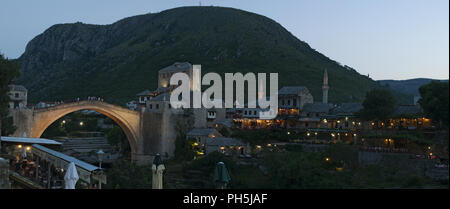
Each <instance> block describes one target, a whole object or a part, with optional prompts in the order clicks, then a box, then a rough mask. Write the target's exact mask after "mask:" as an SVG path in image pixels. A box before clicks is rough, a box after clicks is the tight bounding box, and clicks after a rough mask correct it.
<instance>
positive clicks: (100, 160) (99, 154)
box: [97, 149, 105, 189]
mask: <svg viewBox="0 0 450 209" xmlns="http://www.w3.org/2000/svg"><path fill="white" fill-rule="evenodd" d="M103 155H105V153H104V152H103V150H102V149H100V150H98V152H97V156H98V162H99V167H100V170H101V169H102V160H103ZM98 188H99V189H102V182H101V181H98Z"/></svg>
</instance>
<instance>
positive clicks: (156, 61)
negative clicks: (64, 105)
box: [15, 7, 378, 103]
mask: <svg viewBox="0 0 450 209" xmlns="http://www.w3.org/2000/svg"><path fill="white" fill-rule="evenodd" d="M183 61H188V62H190V63H193V64H201V65H202V72H203V73H205V72H218V73H225V72H244V73H245V72H278V73H279V79H280V81H279V84H280V86H283V85H304V86H307V87H308V88H309V89H310V90H311V91H312V93H313V96H314V97H315V99H316V101H321V83H322V76H323V70H324V69H325V68H326V69H328V75H329V84H330V87H331V88H330V92H329V96H330V99H329V100H330V101H332V102H342V101H355V100H362V99H363V98H364V95H365V92H366V91H368V90H369V89H371V88H373V87H375V86H378V84H377V83H376V82H375V81H373V80H372V79H369V78H367V76H363V75H360V74H359V73H358V72H356V71H355V70H354V69H352V68H350V67H347V66H342V65H340V64H339V63H337V62H335V61H333V60H331V59H329V58H328V57H326V56H325V55H323V54H321V53H319V52H317V51H316V50H314V49H313V48H311V47H310V46H309V45H308V44H307V43H305V42H303V41H301V40H299V39H298V38H296V37H295V36H293V35H292V34H291V33H290V32H289V31H287V30H286V29H285V28H283V27H282V26H281V25H280V24H278V23H277V22H275V21H273V20H271V19H269V18H267V17H264V16H261V15H258V14H254V13H250V12H246V11H242V10H237V9H232V8H222V7H181V8H175V9H170V10H166V11H163V12H160V13H155V14H145V15H138V16H134V17H129V18H125V19H122V20H120V21H118V22H115V23H113V24H110V25H91V24H83V23H74V24H57V25H54V26H52V27H50V28H49V29H47V30H46V31H44V32H43V33H42V34H40V35H38V36H36V37H35V38H34V39H33V40H31V41H30V42H29V43H28V45H27V47H26V51H25V53H24V54H23V55H22V56H21V57H20V58H19V62H20V64H21V71H22V74H21V77H20V78H18V79H17V80H16V81H15V82H16V83H19V84H23V85H25V86H26V87H27V88H28V89H29V99H30V102H32V103H33V102H38V101H40V100H54V99H72V98H75V97H84V96H89V95H91V96H102V97H104V98H105V99H106V100H109V101H110V102H117V103H123V102H126V101H128V100H130V99H133V98H134V97H135V96H134V95H135V94H136V93H138V92H140V91H142V90H144V89H153V88H155V87H156V86H157V83H156V81H157V71H158V70H159V69H161V68H163V67H165V66H168V65H171V64H173V63H174V62H183Z"/></svg>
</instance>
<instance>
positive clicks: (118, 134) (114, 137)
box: [106, 126, 131, 155]
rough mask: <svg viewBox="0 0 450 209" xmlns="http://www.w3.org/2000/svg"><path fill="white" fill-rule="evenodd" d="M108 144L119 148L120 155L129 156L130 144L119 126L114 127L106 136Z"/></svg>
mask: <svg viewBox="0 0 450 209" xmlns="http://www.w3.org/2000/svg"><path fill="white" fill-rule="evenodd" d="M106 138H107V140H108V143H109V144H110V145H113V146H114V147H116V148H119V150H120V153H121V154H122V155H129V154H131V148H130V143H129V142H128V139H127V136H126V135H125V133H124V132H123V131H122V129H121V128H120V127H119V126H114V127H113V128H112V129H111V130H110V131H109V132H108V133H107V135H106Z"/></svg>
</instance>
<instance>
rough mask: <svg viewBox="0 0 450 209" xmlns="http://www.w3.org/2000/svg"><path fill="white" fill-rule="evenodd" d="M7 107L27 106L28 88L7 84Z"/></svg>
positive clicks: (18, 107) (19, 107)
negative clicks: (8, 100) (8, 99)
mask: <svg viewBox="0 0 450 209" xmlns="http://www.w3.org/2000/svg"><path fill="white" fill-rule="evenodd" d="M8 87H9V93H8V95H9V98H10V100H11V101H10V102H9V108H11V109H21V108H26V107H27V97H28V90H27V89H26V88H25V87H24V86H22V85H8Z"/></svg>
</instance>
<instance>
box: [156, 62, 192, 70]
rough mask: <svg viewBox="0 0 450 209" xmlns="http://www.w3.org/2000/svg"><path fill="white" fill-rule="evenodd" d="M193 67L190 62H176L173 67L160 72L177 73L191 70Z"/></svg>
mask: <svg viewBox="0 0 450 209" xmlns="http://www.w3.org/2000/svg"><path fill="white" fill-rule="evenodd" d="M191 67H192V65H191V63H189V62H175V63H174V64H173V65H170V66H167V67H165V68H163V69H161V70H160V71H159V72H177V71H181V70H189V69H190V68H191Z"/></svg>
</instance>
